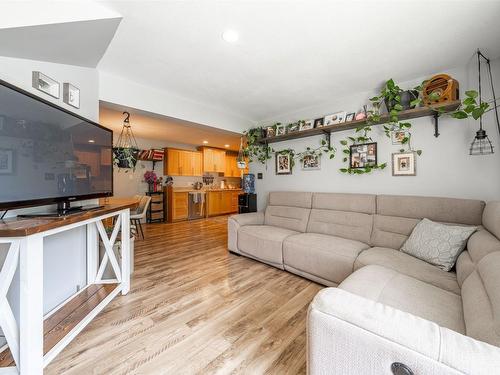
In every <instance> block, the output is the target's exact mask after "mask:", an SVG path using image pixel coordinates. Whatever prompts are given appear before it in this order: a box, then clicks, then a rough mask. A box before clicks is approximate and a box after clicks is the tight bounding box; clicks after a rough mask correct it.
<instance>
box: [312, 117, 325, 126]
mask: <svg viewBox="0 0 500 375" xmlns="http://www.w3.org/2000/svg"><path fill="white" fill-rule="evenodd" d="M324 123H325V118H324V117H321V118H317V119H316V120H314V127H315V128H321V127H322V126H323V124H324Z"/></svg>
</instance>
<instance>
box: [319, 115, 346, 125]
mask: <svg viewBox="0 0 500 375" xmlns="http://www.w3.org/2000/svg"><path fill="white" fill-rule="evenodd" d="M346 115H347V112H346V111H340V112H335V113H332V114H331V115H327V116H325V122H324V124H323V126H328V125H337V124H342V123H343V122H345V118H346Z"/></svg>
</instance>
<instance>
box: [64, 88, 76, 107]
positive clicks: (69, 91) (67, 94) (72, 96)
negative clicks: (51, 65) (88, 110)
mask: <svg viewBox="0 0 500 375" xmlns="http://www.w3.org/2000/svg"><path fill="white" fill-rule="evenodd" d="M63 102H64V103H66V104H68V105H70V106H72V107H75V108H80V89H79V88H78V87H76V86H73V85H72V84H71V83H68V82H64V83H63Z"/></svg>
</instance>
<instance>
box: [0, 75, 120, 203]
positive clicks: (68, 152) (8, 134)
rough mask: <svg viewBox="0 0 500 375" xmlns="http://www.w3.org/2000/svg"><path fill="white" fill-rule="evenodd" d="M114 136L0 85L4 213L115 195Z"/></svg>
mask: <svg viewBox="0 0 500 375" xmlns="http://www.w3.org/2000/svg"><path fill="white" fill-rule="evenodd" d="M112 142H113V133H112V131H111V130H109V129H106V128H104V127H102V126H100V125H98V124H96V123H94V122H92V121H90V120H86V119H84V118H83V117H80V116H78V115H75V114H73V113H71V112H69V111H66V110H65V109H63V108H61V107H58V106H56V105H53V104H51V103H49V102H46V101H45V100H42V99H39V98H37V97H36V96H34V95H31V94H29V93H27V92H25V91H23V90H21V89H18V88H16V87H14V86H12V85H10V84H8V83H6V82H3V81H0V208H3V209H5V208H16V207H21V206H30V205H37V204H48V203H55V202H58V201H64V200H76V199H88V198H96V197H100V196H107V195H111V194H112V191H113V166H112Z"/></svg>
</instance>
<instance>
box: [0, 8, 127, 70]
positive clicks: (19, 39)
mask: <svg viewBox="0 0 500 375" xmlns="http://www.w3.org/2000/svg"><path fill="white" fill-rule="evenodd" d="M27 9H29V10H30V11H27ZM0 14H6V15H9V16H8V17H2V18H0V56H8V57H17V58H22V59H32V60H41V61H48V62H53V63H59V64H69V65H77V66H84V67H91V68H95V67H96V66H97V63H98V62H99V61H100V60H101V58H102V56H103V55H104V53H105V52H106V49H107V48H108V45H109V43H110V42H111V40H112V39H113V36H114V35H115V31H116V29H117V27H118V25H119V23H120V21H121V16H120V14H118V13H116V12H114V11H112V10H111V9H109V8H106V7H104V6H102V5H101V4H99V3H98V2H90V1H84V0H73V1H71V2H57V11H55V8H54V3H48V2H44V1H33V0H31V1H2V2H0Z"/></svg>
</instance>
